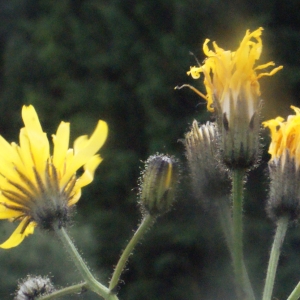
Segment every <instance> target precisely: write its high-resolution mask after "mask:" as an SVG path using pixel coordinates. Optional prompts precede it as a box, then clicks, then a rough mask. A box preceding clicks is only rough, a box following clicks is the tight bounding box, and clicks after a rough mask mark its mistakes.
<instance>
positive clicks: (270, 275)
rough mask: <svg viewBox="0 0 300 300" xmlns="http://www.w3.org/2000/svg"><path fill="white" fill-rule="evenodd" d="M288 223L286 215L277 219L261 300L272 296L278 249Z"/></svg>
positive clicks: (266, 299)
mask: <svg viewBox="0 0 300 300" xmlns="http://www.w3.org/2000/svg"><path fill="white" fill-rule="evenodd" d="M288 224H289V219H288V218H287V217H281V218H280V219H278V221H277V228H276V233H275V237H274V242H273V245H272V250H271V254H270V259H269V265H268V271H267V277H266V282H265V288H264V292H263V298H262V299H263V300H270V299H271V298H272V293H273V287H274V281H275V275H276V270H277V266H278V260H279V255H280V250H281V246H282V243H283V241H284V238H285V234H286V231H287V228H288Z"/></svg>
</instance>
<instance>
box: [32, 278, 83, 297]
mask: <svg viewBox="0 0 300 300" xmlns="http://www.w3.org/2000/svg"><path fill="white" fill-rule="evenodd" d="M86 288H87V284H86V282H83V283H79V284H75V285H72V286H68V287H66V288H63V289H61V290H58V291H55V292H53V293H51V294H49V295H45V296H41V297H39V298H38V299H37V300H50V299H55V298H58V297H63V296H66V295H70V294H75V293H81V292H83V291H84V290H85V289H86Z"/></svg>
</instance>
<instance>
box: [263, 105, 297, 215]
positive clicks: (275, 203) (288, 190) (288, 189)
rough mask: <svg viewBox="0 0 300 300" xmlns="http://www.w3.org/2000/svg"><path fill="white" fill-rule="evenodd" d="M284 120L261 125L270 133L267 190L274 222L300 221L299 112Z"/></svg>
mask: <svg viewBox="0 0 300 300" xmlns="http://www.w3.org/2000/svg"><path fill="white" fill-rule="evenodd" d="M291 108H292V109H293V110H294V111H295V113H296V114H295V115H290V116H288V118H287V120H286V121H284V119H283V118H281V117H277V118H276V119H272V120H269V121H266V122H263V125H264V126H265V127H268V128H269V129H270V131H271V143H270V147H269V153H270V154H271V159H270V161H269V164H268V165H269V172H270V188H269V200H268V203H267V212H268V214H269V216H270V217H271V218H272V219H273V220H274V221H276V220H278V218H280V217H283V216H287V217H288V218H289V219H290V220H298V219H299V217H300V185H299V182H300V168H299V167H300V109H299V108H298V107H295V106H291Z"/></svg>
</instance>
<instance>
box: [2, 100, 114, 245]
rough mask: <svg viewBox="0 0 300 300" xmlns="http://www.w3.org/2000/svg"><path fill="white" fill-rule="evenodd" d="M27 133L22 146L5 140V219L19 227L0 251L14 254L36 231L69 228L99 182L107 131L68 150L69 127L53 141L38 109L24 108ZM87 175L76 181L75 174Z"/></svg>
mask: <svg viewBox="0 0 300 300" xmlns="http://www.w3.org/2000/svg"><path fill="white" fill-rule="evenodd" d="M22 118H23V122H24V125H25V126H24V128H22V129H21V131H20V143H19V145H17V144H16V143H11V144H9V143H8V142H7V141H6V140H5V139H4V138H3V137H2V136H0V149H1V151H0V219H9V220H11V221H20V224H19V225H18V227H17V228H16V229H15V231H14V232H13V234H12V235H11V236H10V238H9V239H8V240H7V241H6V242H4V243H3V244H1V245H0V247H1V248H11V247H15V246H17V245H19V244H20V243H21V242H22V241H23V239H24V238H25V237H26V236H28V235H29V234H32V233H33V231H34V228H35V227H36V226H38V227H41V228H44V229H52V228H53V226H54V225H55V223H56V226H65V225H66V223H67V221H68V219H69V211H70V207H72V206H73V205H74V204H75V203H76V202H77V201H78V200H79V198H80V196H81V188H82V187H83V186H85V185H87V184H89V183H90V182H91V181H92V180H93V178H94V172H95V170H96V168H97V166H98V165H99V163H100V162H101V160H102V159H101V157H100V156H99V155H97V154H96V152H97V151H98V150H99V149H100V148H101V147H102V145H103V144H104V142H105V140H106V137H107V132H108V127H107V124H106V123H105V122H104V121H99V122H98V125H97V127H96V129H95V131H94V133H93V134H92V136H91V137H90V138H88V137H87V136H81V137H79V138H77V139H76V140H75V142H74V147H73V149H69V135H70V124H69V123H65V122H61V123H60V125H59V127H58V129H57V132H56V134H55V135H52V140H53V144H54V147H53V155H52V156H51V155H50V146H49V140H48V138H47V135H46V133H45V132H43V130H42V127H41V125H40V122H39V118H38V116H37V113H36V111H35V109H34V107H33V106H31V105H30V106H23V109H22ZM81 167H83V173H82V175H81V176H80V177H78V178H76V171H77V170H78V169H79V168H81Z"/></svg>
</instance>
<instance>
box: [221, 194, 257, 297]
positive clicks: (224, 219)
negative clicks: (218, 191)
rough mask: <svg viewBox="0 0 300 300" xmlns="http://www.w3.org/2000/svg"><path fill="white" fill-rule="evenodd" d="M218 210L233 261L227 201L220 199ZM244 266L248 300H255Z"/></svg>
mask: <svg viewBox="0 0 300 300" xmlns="http://www.w3.org/2000/svg"><path fill="white" fill-rule="evenodd" d="M218 209H219V218H220V223H221V228H222V230H223V233H224V236H225V240H226V244H227V247H228V250H229V252H230V255H231V258H232V260H233V228H232V219H231V212H230V207H229V204H228V203H227V199H220V201H218ZM242 264H243V265H242V267H243V274H244V275H243V278H244V287H245V293H246V299H249V300H255V295H254V292H253V288H252V285H251V282H250V279H249V276H248V272H247V269H246V266H245V263H244V261H243V262H242Z"/></svg>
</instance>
